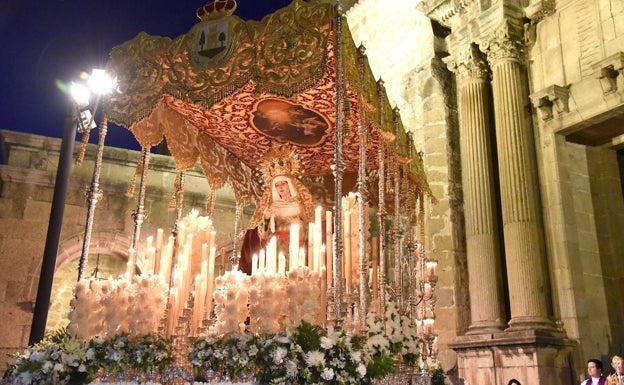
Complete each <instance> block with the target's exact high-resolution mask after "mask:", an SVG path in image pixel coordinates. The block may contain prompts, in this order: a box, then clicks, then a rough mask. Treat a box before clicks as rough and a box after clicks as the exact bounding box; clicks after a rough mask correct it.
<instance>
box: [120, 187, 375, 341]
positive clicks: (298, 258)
mask: <svg viewBox="0 0 624 385" xmlns="http://www.w3.org/2000/svg"><path fill="white" fill-rule="evenodd" d="M344 199H345V201H344V203H343V209H344V211H343V223H342V225H343V229H344V238H343V258H342V272H343V277H342V283H343V285H344V286H343V287H344V288H345V289H344V290H345V292H346V294H350V293H351V292H352V290H353V287H354V286H355V284H357V279H358V275H357V272H358V271H359V241H358V237H357V234H358V231H359V223H358V221H355V220H354V221H352V220H351V217H352V216H353V213H357V210H356V208H357V198H356V195H355V194H350V195H349V196H347V197H345V198H344ZM205 218H206V217H203V218H197V216H196V215H195V221H193V217H192V216H191V220H190V221H189V220H187V221H186V225H185V221H180V222H179V223H178V224H177V226H176V227H177V239H176V237H174V235H170V236H169V237H168V241H167V242H166V243H164V231H163V229H158V230H157V233H156V237H155V238H154V237H153V236H149V237H147V238H146V245H145V254H144V258H143V261H142V266H141V270H142V271H143V272H145V273H153V274H159V275H161V276H162V277H163V279H164V281H165V283H166V284H167V285H168V286H169V288H170V289H169V301H168V312H167V320H166V323H167V326H166V331H167V334H168V335H171V333H173V331H174V330H175V328H176V326H177V324H178V319H179V316H180V315H181V314H182V311H183V310H184V308H185V307H187V306H188V305H189V303H188V301H189V299H190V298H192V299H193V312H192V314H193V315H192V319H191V320H190V327H191V330H192V331H196V330H197V329H198V328H199V327H200V326H202V321H203V319H204V315H208V316H209V315H210V313H211V311H212V308H213V291H214V282H215V277H216V275H219V274H221V273H223V272H225V252H224V249H222V250H221V253H220V267H221V269H222V270H220V271H215V263H216V260H217V255H216V254H217V253H216V246H215V238H216V232H215V230H214V228H213V226H212V222H211V221H210V220H205ZM324 219H325V229H324V232H323V229H322V220H323V211H322V208H321V207H317V208H316V209H315V216H314V222H310V223H308V242H307V247H300V242H299V237H300V229H299V227H298V225H297V224H294V225H292V226H291V228H290V234H289V248H288V256H286V255H285V254H283V253H279V254H278V252H277V242H276V239H275V237H273V238H272V239H271V240H270V241H269V242H268V244H267V246H266V248H265V249H264V250H262V251H261V252H260V253H259V254H258V255H254V256H253V257H252V275H253V274H256V273H257V272H258V271H264V272H270V273H275V274H286V272H287V271H291V270H293V269H295V268H298V267H300V266H306V267H308V268H309V269H310V270H311V271H313V272H316V273H318V274H319V277H320V283H319V284H320V285H321V293H322V294H321V298H320V301H321V308H322V309H323V311H325V309H326V308H327V302H326V301H327V299H326V291H327V288H328V287H332V286H333V280H334V277H333V253H332V251H333V250H332V242H331V240H332V239H333V236H334V234H333V213H332V211H329V210H328V211H325V218H324ZM176 240H177V242H176ZM376 259H377V256H376V255H373V257H372V265H371V268H370V279H371V281H372V288H373V295H374V296H375V295H377V290H376V282H377V266H378V265H377V263H376ZM198 261H201V263H198ZM136 264H137V253H136V251H135V250H132V249H131V250H129V252H128V264H127V270H126V274H127V276H130V275H132V274H134V272H135V270H136ZM191 293H193V296H192V297H191Z"/></svg>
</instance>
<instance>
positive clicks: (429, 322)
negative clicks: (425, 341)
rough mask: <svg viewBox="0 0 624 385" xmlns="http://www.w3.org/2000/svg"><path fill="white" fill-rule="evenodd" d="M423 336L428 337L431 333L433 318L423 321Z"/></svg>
mask: <svg viewBox="0 0 624 385" xmlns="http://www.w3.org/2000/svg"><path fill="white" fill-rule="evenodd" d="M423 322H424V327H425V334H427V335H429V334H431V332H432V331H433V318H425V319H424V321H423Z"/></svg>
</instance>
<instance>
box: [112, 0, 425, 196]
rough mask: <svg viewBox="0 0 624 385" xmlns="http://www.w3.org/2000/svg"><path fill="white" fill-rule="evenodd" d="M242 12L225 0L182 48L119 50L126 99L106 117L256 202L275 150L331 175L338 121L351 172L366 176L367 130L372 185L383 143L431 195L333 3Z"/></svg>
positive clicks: (182, 165) (146, 44)
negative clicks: (250, 14) (246, 16)
mask: <svg viewBox="0 0 624 385" xmlns="http://www.w3.org/2000/svg"><path fill="white" fill-rule="evenodd" d="M211 4H212V5H211ZM215 4H216V5H217V6H215ZM232 5H233V6H232ZM208 6H211V7H212V8H210V9H208V8H207V7H208ZM219 7H221V10H219V9H218V8H219ZM235 8H236V5H235V2H234V0H218V1H216V2H213V3H209V4H207V6H204V7H202V8H200V10H198V16H199V17H200V18H201V21H200V22H199V23H198V24H196V25H195V26H193V27H192V28H191V30H190V31H189V32H188V33H187V34H185V35H182V36H179V37H178V38H176V39H175V40H172V39H170V38H166V37H160V36H150V35H147V34H145V33H140V34H139V35H137V36H136V37H135V38H134V39H132V40H130V41H128V42H126V43H124V44H122V45H120V46H117V47H115V48H114V49H113V51H112V53H111V58H110V61H109V63H108V67H107V68H108V70H109V71H110V72H112V73H114V74H116V76H117V77H118V82H119V89H120V93H119V94H117V95H115V96H114V97H113V98H112V99H111V100H110V101H109V102H108V103H107V106H106V114H107V117H108V119H109V120H111V121H113V122H115V123H117V124H119V125H122V126H124V127H128V128H129V129H130V130H131V131H132V132H133V134H134V136H135V137H136V139H137V140H138V142H139V143H140V145H141V146H142V147H144V148H149V147H151V146H156V145H158V144H159V143H160V142H161V141H162V140H163V138H165V139H166V142H167V147H168V149H169V151H170V153H171V155H172V156H173V158H174V160H175V164H176V167H177V168H178V170H180V171H184V170H187V169H189V168H192V167H194V166H195V164H196V163H197V161H199V163H200V165H201V167H202V169H203V171H204V174H205V176H206V179H207V181H208V184H209V186H210V188H211V189H218V188H220V187H222V186H223V184H225V183H228V184H230V185H231V186H232V188H233V191H234V194H235V196H236V199H237V201H238V202H239V203H244V204H247V203H250V201H252V200H256V199H257V198H258V197H259V196H260V193H261V188H262V186H261V185H260V184H261V183H262V182H261V180H260V178H258V176H257V175H256V174H257V170H258V169H259V166H260V165H259V162H260V160H261V159H262V157H263V155H264V154H266V153H267V152H268V151H269V149H270V148H272V147H274V146H276V145H278V144H286V145H288V146H289V147H290V148H292V149H293V150H294V151H295V152H296V153H297V155H298V158H299V160H300V161H301V163H302V164H301V168H302V170H304V172H305V176H330V175H332V171H331V169H330V165H331V164H333V163H334V157H335V151H336V131H335V130H336V124H335V123H336V120H337V117H338V118H339V119H340V121H341V122H342V124H341V126H342V127H341V128H342V129H343V138H344V139H343V146H342V157H343V160H344V170H345V174H346V175H348V174H357V171H358V165H359V160H360V155H359V141H360V135H359V133H360V132H363V133H364V134H365V135H366V154H367V156H366V158H367V166H366V167H367V170H368V171H367V172H368V173H369V174H370V175H369V181H370V179H374V178H375V176H374V175H375V172H376V170H377V169H378V161H379V155H378V154H379V148H380V146H385V148H386V149H387V150H388V151H387V153H388V155H387V158H386V159H387V162H388V163H387V164H388V165H389V166H390V167H392V165H395V166H396V167H398V168H400V169H401V170H404V171H405V172H401V174H402V175H404V176H405V177H406V178H405V180H406V181H408V182H409V183H407V184H404V185H409V189H410V191H411V192H412V194H411V195H413V193H414V191H416V192H419V191H420V192H423V191H424V192H425V193H428V192H429V189H428V187H427V184H426V180H425V176H424V172H423V170H422V165H421V163H420V162H419V161H417V160H416V161H411V162H410V160H409V158H410V157H411V156H416V151H415V150H414V149H413V143H412V142H411V141H410V140H409V139H408V137H407V135H406V134H405V130H404V129H403V127H402V125H401V122H400V117H399V116H398V110H393V109H392V107H391V106H390V104H389V103H388V101H387V99H386V98H385V93H384V90H383V86H382V85H381V86H380V85H379V84H378V83H377V82H376V81H375V79H374V77H373V75H372V73H371V71H370V69H369V67H368V63H367V61H366V57H365V55H363V53H362V52H360V51H358V49H357V48H356V46H355V44H354V42H353V40H352V38H351V34H350V32H349V29H348V26H347V23H346V20H345V19H344V17H342V16H339V12H338V10H337V9H336V7H335V5H334V4H332V3H329V2H326V1H322V0H317V1H314V0H312V1H308V2H303V1H301V0H295V1H293V2H292V3H291V4H290V5H289V6H287V7H285V8H283V9H281V10H279V11H277V12H275V13H273V14H271V15H268V16H266V17H265V18H264V19H263V20H262V21H260V22H257V21H243V20H241V19H240V18H239V17H237V16H235V15H231V13H232V12H233V10H234V9H235ZM362 51H363V50H362ZM337 54H338V55H337ZM337 79H341V80H342V81H340V86H338V85H337V83H338V82H337ZM338 101H339V102H338ZM360 128H361V129H360ZM412 154H413V155H412ZM328 179H331V178H328ZM407 188H408V187H406V189H407ZM406 192H407V191H406Z"/></svg>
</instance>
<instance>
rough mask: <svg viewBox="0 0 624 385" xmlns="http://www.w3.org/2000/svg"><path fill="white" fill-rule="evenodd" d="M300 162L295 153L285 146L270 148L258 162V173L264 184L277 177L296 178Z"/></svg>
mask: <svg viewBox="0 0 624 385" xmlns="http://www.w3.org/2000/svg"><path fill="white" fill-rule="evenodd" d="M299 168H300V162H299V157H298V156H297V153H296V152H295V151H294V150H293V149H291V148H288V147H287V146H284V145H281V146H276V147H272V148H271V149H270V150H269V151H267V153H266V154H265V155H264V156H263V157H262V160H261V161H260V167H259V169H260V172H261V173H262V177H263V178H264V180H265V182H266V183H269V182H271V181H272V180H273V178H275V177H277V176H297V174H298V173H299Z"/></svg>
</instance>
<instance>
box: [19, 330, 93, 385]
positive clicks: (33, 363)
mask: <svg viewBox="0 0 624 385" xmlns="http://www.w3.org/2000/svg"><path fill="white" fill-rule="evenodd" d="M12 357H13V358H15V360H16V362H15V364H13V365H10V366H9V367H8V370H7V377H8V378H9V379H10V380H11V383H12V384H14V385H31V384H32V385H58V384H60V385H62V384H68V383H69V382H70V380H71V379H72V377H73V376H75V375H76V374H79V373H82V374H80V375H81V376H84V377H87V376H88V373H89V372H90V371H91V372H92V370H90V368H89V366H88V364H87V357H86V352H85V349H84V345H83V344H82V343H81V342H80V341H79V340H78V339H77V338H75V337H72V336H71V335H70V334H69V333H68V332H67V330H66V329H61V330H59V331H57V332H55V333H53V334H51V335H49V336H47V337H46V338H44V339H43V340H42V341H41V342H39V343H37V344H34V345H32V346H30V347H29V348H27V349H26V350H24V353H23V354H14V355H12Z"/></svg>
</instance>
